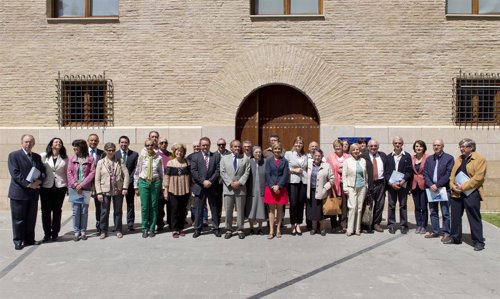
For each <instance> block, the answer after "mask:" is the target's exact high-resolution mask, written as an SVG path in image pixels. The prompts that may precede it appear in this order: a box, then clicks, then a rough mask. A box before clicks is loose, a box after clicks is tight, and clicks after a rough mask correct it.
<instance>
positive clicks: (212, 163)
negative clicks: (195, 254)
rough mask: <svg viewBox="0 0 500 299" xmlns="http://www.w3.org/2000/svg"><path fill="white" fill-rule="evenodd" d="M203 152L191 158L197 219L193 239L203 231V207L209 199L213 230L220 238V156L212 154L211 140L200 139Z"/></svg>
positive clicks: (206, 138)
mask: <svg viewBox="0 0 500 299" xmlns="http://www.w3.org/2000/svg"><path fill="white" fill-rule="evenodd" d="M200 146H201V152H199V153H196V154H194V155H193V156H192V157H191V175H192V177H193V180H194V184H193V187H192V191H193V193H194V196H195V206H196V217H195V226H194V227H195V232H194V234H193V238H198V237H199V236H200V235H201V230H202V229H203V205H204V203H205V201H206V200H207V199H208V204H209V205H210V212H211V214H212V230H213V233H214V234H215V236H216V237H220V236H221V234H220V229H219V222H220V212H219V206H222V203H221V202H219V201H220V200H221V198H220V197H219V196H218V194H217V185H218V182H219V177H220V170H219V167H220V166H219V164H220V157H221V156H220V155H218V154H215V153H212V152H210V139H209V138H208V137H203V138H201V139H200Z"/></svg>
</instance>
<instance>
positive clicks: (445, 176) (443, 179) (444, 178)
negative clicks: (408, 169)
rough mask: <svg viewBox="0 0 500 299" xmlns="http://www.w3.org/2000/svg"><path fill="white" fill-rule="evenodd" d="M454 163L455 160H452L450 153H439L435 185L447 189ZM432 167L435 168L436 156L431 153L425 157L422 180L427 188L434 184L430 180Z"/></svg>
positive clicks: (432, 174) (432, 172) (432, 173)
mask: <svg viewBox="0 0 500 299" xmlns="http://www.w3.org/2000/svg"><path fill="white" fill-rule="evenodd" d="M454 164H455V161H454V160H453V156H452V155H450V154H447V153H443V154H442V155H441V157H440V158H439V163H438V168H437V182H436V187H438V188H441V187H446V189H447V190H448V189H450V176H451V170H452V169H453V165H454ZM434 168H436V156H435V155H432V156H429V157H427V160H426V161H425V167H424V181H425V186H426V187H427V188H430V187H431V186H432V185H434V182H433V180H432V178H433V176H434Z"/></svg>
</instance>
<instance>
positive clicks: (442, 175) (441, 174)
mask: <svg viewBox="0 0 500 299" xmlns="http://www.w3.org/2000/svg"><path fill="white" fill-rule="evenodd" d="M443 148H444V142H443V140H442V139H436V140H434V142H433V143H432V149H433V150H434V155H433V156H430V157H428V158H427V160H426V162H425V167H424V180H425V187H426V188H430V189H431V191H432V192H438V191H439V188H446V192H447V193H448V200H451V193H450V175H451V170H452V169H453V165H454V164H455V161H454V159H453V156H452V155H450V154H447V153H445V152H444V151H443ZM439 206H441V215H442V217H443V227H442V232H443V237H442V238H441V242H447V241H448V240H449V239H450V204H449V201H440V202H439V203H438V202H429V209H430V210H431V225H432V232H428V233H427V234H425V238H427V239H431V238H437V237H439Z"/></svg>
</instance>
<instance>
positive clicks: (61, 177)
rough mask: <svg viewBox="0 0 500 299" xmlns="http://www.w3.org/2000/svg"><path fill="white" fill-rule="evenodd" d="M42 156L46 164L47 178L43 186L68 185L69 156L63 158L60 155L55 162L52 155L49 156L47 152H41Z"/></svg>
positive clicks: (57, 186) (59, 186)
mask: <svg viewBox="0 0 500 299" xmlns="http://www.w3.org/2000/svg"><path fill="white" fill-rule="evenodd" d="M40 157H41V158H42V162H43V164H44V166H45V174H46V176H45V180H44V181H43V185H42V187H43V188H52V187H53V186H54V185H55V186H56V188H64V187H66V186H67V185H68V179H67V169H68V158H66V159H62V158H61V157H59V158H58V159H57V161H56V164H54V160H53V159H52V157H48V158H47V153H41V154H40Z"/></svg>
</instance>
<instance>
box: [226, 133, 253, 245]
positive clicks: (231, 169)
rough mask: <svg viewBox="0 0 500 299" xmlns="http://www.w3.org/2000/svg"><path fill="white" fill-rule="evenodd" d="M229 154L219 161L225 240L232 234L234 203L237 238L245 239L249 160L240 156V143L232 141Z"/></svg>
mask: <svg viewBox="0 0 500 299" xmlns="http://www.w3.org/2000/svg"><path fill="white" fill-rule="evenodd" d="M230 148H231V152H232V153H231V154H230V155H226V156H223V157H222V159H221V161H220V176H221V178H222V182H223V184H224V190H223V194H224V208H225V210H226V234H225V235H224V238H225V239H229V238H231V236H232V234H233V228H232V226H233V211H234V205H235V203H236V211H237V216H236V217H237V220H238V237H239V238H240V239H244V238H245V233H244V232H243V223H244V221H245V202H246V186H245V184H246V182H247V179H248V176H249V174H250V162H249V159H248V158H247V157H246V156H245V155H242V154H241V142H240V141H239V140H233V141H231V144H230Z"/></svg>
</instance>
